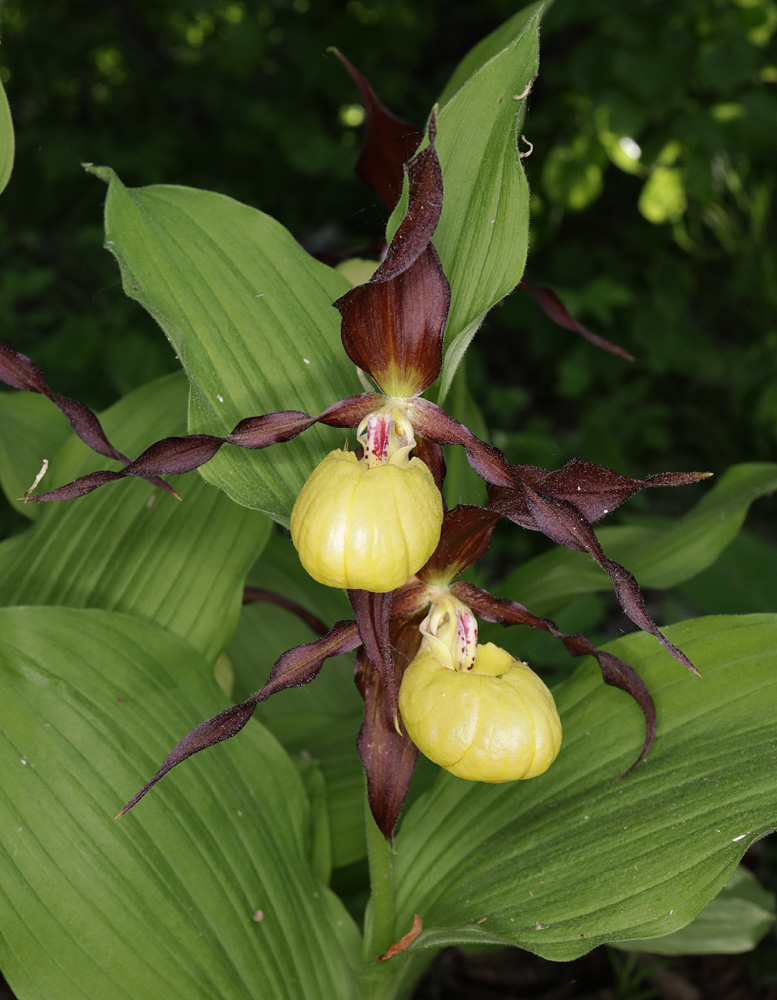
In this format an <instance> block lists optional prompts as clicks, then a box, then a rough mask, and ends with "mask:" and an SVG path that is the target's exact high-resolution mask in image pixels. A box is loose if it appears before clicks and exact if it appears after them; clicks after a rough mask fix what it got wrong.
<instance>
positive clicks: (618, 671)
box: [451, 583, 656, 777]
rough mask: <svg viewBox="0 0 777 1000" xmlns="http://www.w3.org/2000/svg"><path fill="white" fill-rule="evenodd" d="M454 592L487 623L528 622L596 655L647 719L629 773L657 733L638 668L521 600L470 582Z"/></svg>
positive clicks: (576, 650)
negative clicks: (540, 614)
mask: <svg viewBox="0 0 777 1000" xmlns="http://www.w3.org/2000/svg"><path fill="white" fill-rule="evenodd" d="M451 593H452V594H453V595H454V596H455V597H458V598H459V600H461V601H463V602H464V603H465V604H466V605H467V606H468V607H469V608H471V609H472V611H473V612H474V613H475V614H476V615H477V617H478V618H482V619H483V620H484V621H488V622H498V623H499V624H500V625H529V626H531V627H532V628H539V629H542V630H543V631H544V632H548V633H549V634H550V635H552V636H554V638H556V639H561V641H562V642H563V643H564V645H565V646H566V648H567V651H568V652H569V653H570V655H572V656H593V657H594V658H595V659H596V661H597V663H598V664H599V669H600V670H601V672H602V679H603V680H604V682H605V684H609V685H611V686H612V687H617V688H620V690H621V691H625V692H626V693H627V694H629V695H631V697H632V698H633V699H634V701H636V703H637V705H639V708H640V711H641V712H642V715H643V716H644V718H645V739H644V742H643V744H642V750H641V751H640V753H639V756H638V757H637V758H636V760H635V761H634V762H633V763H632V764H631V765H630V766H629V767H628V768H626V770H625V771H624V772H623V774H621V775H620V777H623V776H624V775H625V774H628V773H629V771H631V769H632V768H633V767H635V766H636V765H637V764H638V763H639V762H640V761H641V760H642V759H643V758H644V757H645V755H646V754H647V752H648V750H650V747H651V746H652V745H653V740H654V739H655V735H656V706H655V704H654V702H653V699H652V697H651V695H650V692H649V691H648V689H647V685H646V684H645V682H644V681H643V680H642V678H641V677H640V676H639V674H638V673H637V671H636V670H635V669H634V668H633V667H632V666H631V665H630V664H629V663H627V662H626V660H622V659H621V658H620V657H618V656H613V655H612V653H607V652H605V651H604V650H602V649H597V648H596V647H595V646H594V644H593V643H592V642H591V641H590V639H587V638H586V637H585V636H584V635H583V634H582V633H580V632H576V633H574V634H572V635H565V634H564V633H563V632H562V631H561V629H560V628H559V627H558V625H556V623H555V622H554V621H552V620H551V619H550V618H539V617H538V616H537V615H534V614H532V613H531V611H529V609H528V608H526V607H524V605H523V604H519V603H518V601H508V600H505V599H503V598H499V597H494V596H493V594H489V592H488V591H487V590H483V589H482V588H481V587H476V586H474V584H471V583H455V584H453V586H452V587H451Z"/></svg>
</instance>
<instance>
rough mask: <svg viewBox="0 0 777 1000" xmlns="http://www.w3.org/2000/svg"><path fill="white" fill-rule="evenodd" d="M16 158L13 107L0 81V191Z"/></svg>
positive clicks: (6, 181) (3, 187) (7, 179)
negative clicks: (12, 117)
mask: <svg viewBox="0 0 777 1000" xmlns="http://www.w3.org/2000/svg"><path fill="white" fill-rule="evenodd" d="M13 158H14V135H13V121H12V119H11V109H10V107H9V106H8V98H7V97H6V96H5V90H4V88H3V84H2V81H0V191H3V190H4V189H5V186H6V185H7V184H8V181H9V179H10V177H11V171H12V170H13Z"/></svg>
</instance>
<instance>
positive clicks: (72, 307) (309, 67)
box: [0, 0, 777, 551]
mask: <svg viewBox="0 0 777 1000" xmlns="http://www.w3.org/2000/svg"><path fill="white" fill-rule="evenodd" d="M519 6H520V5H519V4H516V3H514V2H507V0H480V2H478V3H474V2H473V3H462V4H456V5H449V4H444V3H443V2H442V0H423V2H417V0H412V2H411V0H348V2H346V3H343V4H334V3H323V2H320V0H318V2H312V0H291V2H289V0H276V2H272V3H267V2H256V3H250V2H241V0H227V2H217V0H175V2H171V0H158V2H156V3H154V4H147V3H143V2H141V0H110V2H108V3H106V4H102V5H98V6H96V7H95V8H94V9H93V10H91V11H90V13H89V15H88V17H87V16H85V15H84V12H83V7H82V6H81V5H79V4H76V3H74V2H72V0H48V2H47V3H46V4H43V3H32V4H30V3H29V2H24V0H6V2H5V4H4V6H3V8H2V48H0V74H2V79H3V81H4V83H5V86H6V89H7V92H8V96H9V100H10V103H11V107H12V110H13V114H14V119H15V125H16V131H17V143H18V149H17V159H16V167H15V171H14V175H13V177H12V180H11V182H10V185H9V188H8V190H7V192H6V194H5V196H4V198H3V206H2V209H3V210H2V214H1V217H0V258H1V259H2V261H3V270H2V278H1V279H0V323H1V324H2V331H3V332H2V337H3V338H4V339H5V340H6V341H7V342H8V343H10V344H11V346H13V347H15V348H17V349H21V350H23V351H24V352H25V353H27V354H29V355H30V356H31V357H32V358H33V359H34V360H35V361H36V362H37V363H38V364H39V365H40V366H41V367H42V368H43V370H44V372H45V373H46V374H47V377H48V378H49V381H50V382H51V384H52V385H53V386H54V387H55V390H56V391H59V392H63V393H66V394H68V395H72V396H75V397H76V398H79V399H82V400H83V401H84V402H86V403H88V404H89V405H91V406H94V407H100V406H103V405H105V404H107V403H109V402H111V401H113V400H115V399H116V398H118V397H119V396H121V395H122V394H123V393H125V392H126V391H128V390H129V389H130V388H132V387H134V386H137V385H139V384H142V383H144V382H146V381H148V380H149V379H150V378H152V377H154V376H155V375H157V374H159V373H161V372H164V371H167V370H170V369H171V368H173V367H175V359H174V357H173V355H172V351H171V350H170V348H169V346H168V345H167V343H166V341H165V340H164V338H163V337H162V336H161V335H160V334H159V332H158V330H157V329H156V327H155V325H154V323H153V321H152V320H151V319H150V318H149V317H148V316H146V315H145V314H144V313H143V312H142V311H141V310H140V309H139V308H138V307H137V306H136V305H135V304H134V303H131V302H130V301H128V300H127V299H125V297H124V295H123V293H122V291H121V287H120V283H119V276H118V270H117V268H116V266H115V264H114V262H113V260H112V259H111V257H110V255H109V254H107V253H106V252H105V251H104V250H103V249H102V246H101V243H102V231H101V216H102V199H103V196H104V188H103V186H102V184H101V183H100V182H99V181H97V180H96V179H95V178H94V177H92V176H89V175H87V174H86V173H85V172H84V171H83V169H82V168H81V163H82V162H84V161H89V162H95V163H101V164H108V165H110V166H112V167H114V168H115V169H116V170H117V172H118V173H119V175H120V176H121V177H122V179H123V180H124V181H125V183H127V184H129V185H142V184H152V183H174V184H188V185H195V186H202V187H207V188H213V189H215V190H218V191H221V192H223V193H226V194H229V195H232V196H234V197H236V198H238V199H240V200H242V201H245V202H248V203H250V204H252V205H254V206H256V207H258V208H261V209H262V210H264V211H266V212H268V213H270V214H271V215H274V216H275V217H276V218H278V219H280V220H281V221H282V222H283V223H284V224H285V225H286V226H287V227H288V228H289V229H291V230H292V232H293V233H294V234H295V235H296V236H297V237H298V239H300V240H301V241H302V242H303V244H304V245H305V246H306V247H307V248H308V249H310V250H311V251H312V252H319V251H324V250H332V249H342V248H348V247H355V246H358V245H360V244H364V243H367V242H369V241H370V240H371V239H372V238H374V237H375V236H376V235H378V234H380V232H381V231H382V228H383V224H384V216H383V212H382V210H381V208H380V205H379V203H378V202H377V199H376V198H375V196H374V195H373V194H372V193H371V192H370V191H369V190H368V189H367V188H366V187H364V186H363V185H362V184H361V183H360V182H358V181H357V180H356V179H355V178H354V176H353V172H352V171H353V164H354V162H355V159H356V156H357V153H358V148H359V144H360V139H361V134H360V133H361V129H360V122H361V119H362V115H361V111H360V108H359V105H358V94H357V92H356V90H355V88H354V87H353V85H352V83H351V81H350V80H349V78H348V77H347V76H346V74H345V73H344V72H343V70H342V69H341V67H340V66H339V64H338V63H337V61H336V60H335V59H334V58H333V57H332V56H331V55H330V54H328V53H327V51H326V50H327V46H329V45H337V46H338V47H339V48H340V49H342V50H343V51H344V52H345V53H346V54H347V55H348V56H349V57H350V58H351V59H352V60H353V61H354V62H355V63H356V64H357V65H358V66H359V67H360V68H361V69H362V70H363V71H364V72H365V73H366V75H367V76H368V77H369V79H370V80H371V81H372V83H373V85H374V86H375V88H376V89H377V91H378V93H379V94H380V95H381V96H382V98H383V99H384V101H385V102H386V103H387V104H388V105H389V106H390V107H392V108H393V109H394V110H395V111H396V112H397V113H399V114H400V115H402V116H404V117H406V118H408V119H410V120H411V121H414V122H416V123H419V124H423V123H424V121H425V118H426V115H427V113H428V111H429V109H430V107H431V105H432V103H433V101H434V100H435V98H436V96H437V95H438V94H439V92H440V91H441V89H442V87H443V86H444V84H445V81H446V80H447V77H448V76H449V74H450V72H451V71H452V69H453V68H454V67H455V65H456V63H457V61H458V60H459V59H460V58H461V56H462V55H463V54H464V53H465V52H466V51H467V49H468V48H469V47H470V45H471V44H472V43H473V42H474V41H475V40H477V39H479V38H480V37H482V36H483V35H485V34H487V33H488V32H489V31H491V30H493V28H495V27H496V26H497V25H498V24H499V23H500V22H501V21H502V20H504V19H505V18H506V17H508V16H509V15H510V14H512V13H513V12H514V11H515V10H516V9H517V8H518V7H519ZM776 28H777V8H775V6H774V4H772V3H768V2H767V0H673V2H671V3H670V2H668V0H664V2H648V0H642V2H634V3H630V4H627V5H621V4H616V3H613V2H612V0H589V2H588V3H586V4H584V5H583V4H574V3H570V2H569V0H557V2H556V3H555V4H553V5H552V6H551V7H550V9H549V11H548V13H547V15H546V18H545V22H544V28H543V33H542V56H541V72H540V76H539V79H538V80H537V82H536V84H535V87H534V90H533V92H532V95H531V101H530V108H529V115H528V118H527V123H526V134H527V138H528V139H529V140H530V141H531V142H532V143H533V145H534V151H533V153H532V155H531V156H530V157H529V158H527V159H526V160H525V161H524V163H525V165H526V169H527V172H528V175H529V180H530V184H531V189H532V208H533V216H532V248H531V253H530V258H529V265H528V270H527V275H528V277H529V278H530V279H531V280H532V281H533V282H534V283H536V284H545V285H549V286H550V287H552V288H554V289H555V290H556V291H557V292H558V293H559V294H560V295H561V296H562V297H563V299H564V301H565V302H566V303H567V305H568V306H569V308H570V310H571V311H572V312H573V313H574V315H575V316H576V317H577V318H578V319H580V320H581V321H582V322H584V323H586V324H587V325H588V326H589V327H591V328H593V329H595V330H596V331H597V332H598V333H600V334H602V335H603V336H605V337H608V338H610V339H612V340H615V341H616V342H618V343H619V344H621V345H622V346H624V347H625V348H626V349H627V350H628V351H630V352H631V353H632V354H633V355H634V356H635V358H636V361H635V362H634V363H631V364H629V363H627V362H624V361H623V360H621V359H619V358H616V357H612V356H610V355H607V354H605V353H603V352H601V351H598V350H596V349H595V348H593V347H591V346H590V345H589V344H587V343H586V342H584V341H583V340H582V339H580V338H578V337H576V336H575V335H574V334H569V333H567V332H565V331H563V330H560V329H558V328H556V327H554V326H553V325H552V324H551V322H550V321H549V320H548V319H547V318H546V317H545V316H544V315H543V314H542V313H541V311H540V310H539V308H538V307H537V306H536V305H535V304H534V302H533V301H532V300H531V299H529V298H528V297H527V296H524V295H522V294H516V295H514V296H512V297H511V298H510V299H508V300H507V301H505V302H504V303H503V304H502V305H501V306H500V307H498V308H497V309H495V310H494V311H493V312H492V314H491V315H490V317H489V318H488V320H487V322H486V324H485V326H484V327H483V329H482V330H481V332H480V334H479V336H478V338H476V341H475V346H474V348H473V349H472V350H471V351H470V353H469V355H468V359H467V377H468V381H469V384H470V387H471V388H472V390H473V392H474V395H475V397H476V399H477V400H478V403H479V405H480V407H481V408H482V410H483V415H484V417H485V420H486V424H487V425H488V426H489V427H491V428H492V440H493V441H494V443H496V444H498V445H499V446H500V447H502V448H503V449H504V450H505V451H506V452H507V454H508V456H509V457H510V458H511V459H512V460H514V461H522V462H528V463H536V464H540V465H543V466H545V467H558V466H559V465H561V464H563V463H564V462H565V461H567V460H568V459H569V458H571V457H573V456H575V455H578V456H581V457H585V458H587V459H590V460H592V461H598V462H602V463H603V464H606V465H609V466H611V467H613V468H615V469H617V470H618V471H621V472H624V473H627V474H631V475H638V476H644V475H646V474H648V473H650V472H656V471H663V470H665V469H683V468H689V469H691V468H706V469H710V470H712V471H715V472H720V471H722V470H723V469H724V468H725V467H726V466H728V465H730V464H731V463H733V462H737V461H747V460H770V459H771V458H772V457H773V455H774V453H775V437H776V435H777V320H776V319H775V317H776V316H777V309H776V308H775V306H777V265H776V263H775V245H776V242H777V241H775V218H774V211H773V204H774V197H775V190H774V178H775V171H774V155H775V138H774V136H775V127H774V126H775V122H777V94H775V83H777V53H776V52H775V46H774V33H775V29H776ZM691 493H692V491H688V490H686V491H678V492H677V493H674V491H672V495H671V496H670V493H669V491H666V492H665V493H662V494H661V497H660V499H657V496H658V495H657V494H655V493H654V494H651V495H650V501H649V505H650V509H657V508H656V504H658V509H666V510H668V511H672V510H679V511H681V510H684V509H687V507H688V506H689V505H690V503H691V502H692V498H691ZM633 503H634V504H635V505H636V506H635V508H634V509H635V510H637V511H638V510H639V509H640V505H641V504H643V503H644V501H643V500H642V498H636V500H635V501H633ZM763 520H764V522H766V519H763ZM764 527H765V528H766V530H768V529H769V526H768V523H765V524H764ZM531 544H533V543H532V540H528V541H527V542H526V545H527V546H529V548H530V547H531ZM527 551H528V550H527Z"/></svg>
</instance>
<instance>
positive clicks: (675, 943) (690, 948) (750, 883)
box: [614, 865, 775, 955]
mask: <svg viewBox="0 0 777 1000" xmlns="http://www.w3.org/2000/svg"><path fill="white" fill-rule="evenodd" d="M774 918H775V900H774V893H773V892H769V890H768V889H765V888H764V887H763V886H762V885H761V883H760V882H759V881H758V879H757V878H756V877H755V875H753V873H752V872H751V871H750V870H749V869H747V868H745V867H744V865H740V866H739V867H738V868H737V869H736V870H735V872H734V874H733V875H732V876H731V878H730V879H729V880H728V882H726V884H725V885H724V886H723V888H722V889H721V890H720V892H719V894H718V895H717V896H716V897H715V898H714V899H713V900H712V902H711V903H710V904H709V905H708V906H705V908H704V909H703V910H702V911H701V913H700V914H699V915H698V917H696V919H695V920H692V921H691V923H690V924H688V925H687V926H686V927H682V928H681V929H680V930H679V931H675V932H674V934H667V936H666V937H661V938H649V939H644V938H643V939H642V940H636V941H616V942H614V946H615V947H616V948H619V949H620V950H621V951H647V952H650V953H651V954H653V955H740V954H742V953H743V952H746V951H752V949H753V948H755V946H756V945H757V944H758V942H759V941H761V940H762V938H763V937H764V936H765V935H766V934H767V933H768V932H769V930H770V928H771V927H772V925H773V924H774Z"/></svg>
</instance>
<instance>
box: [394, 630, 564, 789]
mask: <svg viewBox="0 0 777 1000" xmlns="http://www.w3.org/2000/svg"><path fill="white" fill-rule="evenodd" d="M399 709H400V712H401V713H402V719H403V721H404V723H405V726H406V727H407V731H408V733H409V735H410V738H411V739H412V741H413V742H414V743H415V745H416V746H417V747H418V749H419V750H420V751H421V752H422V753H423V754H425V755H426V756H427V757H428V758H429V759H430V760H433V761H434V762H435V763H436V764H439V765H440V767H444V768H445V769H446V770H448V771H450V772H451V774H455V775H457V777H459V778H467V779H469V780H470V781H490V782H502V781H514V780H516V779H518V778H534V777H536V776H537V775H539V774H542V773H543V772H544V771H547V769H548V768H549V767H550V765H551V764H552V763H553V761H554V760H555V759H556V756H557V754H558V752H559V749H560V747H561V720H560V719H559V717H558V712H557V711H556V705H555V702H554V701H553V695H552V694H551V693H550V691H549V690H548V689H547V687H546V686H545V684H544V683H543V682H542V680H540V678H539V677H538V676H537V675H536V674H535V673H534V671H533V670H532V669H531V668H530V667H529V666H528V665H527V664H525V663H523V662H522V661H521V660H514V659H513V658H512V656H510V654H509V653H507V652H506V651H505V650H503V649H500V648H499V647H498V646H495V645H494V644H493V643H490V642H489V643H486V644H485V645H478V647H477V656H476V658H475V663H474V666H473V668H472V670H471V671H459V670H452V669H451V668H450V667H448V666H445V665H444V664H442V663H441V662H440V661H439V660H438V659H437V657H436V656H435V655H434V653H433V652H432V651H431V650H430V649H428V648H427V649H422V650H421V652H420V653H419V654H418V656H417V657H416V658H415V659H414V660H413V662H412V663H411V664H410V666H409V667H408V668H407V670H406V671H405V675H404V677H403V679H402V686H401V688H400V691H399Z"/></svg>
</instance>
